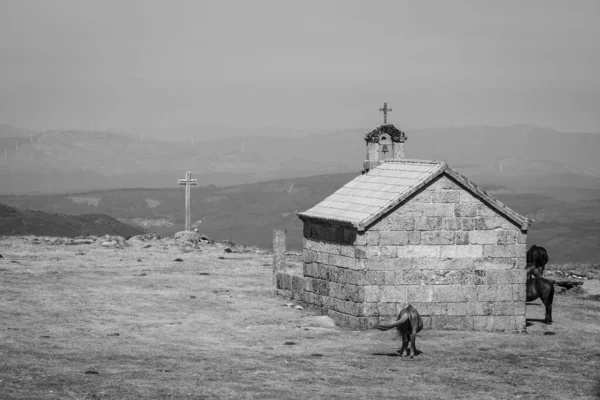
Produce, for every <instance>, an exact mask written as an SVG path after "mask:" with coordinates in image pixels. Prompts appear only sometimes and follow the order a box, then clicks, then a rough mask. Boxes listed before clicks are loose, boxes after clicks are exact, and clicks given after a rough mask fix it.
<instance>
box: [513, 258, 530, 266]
mask: <svg viewBox="0 0 600 400" xmlns="http://www.w3.org/2000/svg"><path fill="white" fill-rule="evenodd" d="M513 261H514V263H515V268H516V269H524V268H525V266H526V265H527V259H526V255H523V256H520V257H515V258H514V260H513Z"/></svg>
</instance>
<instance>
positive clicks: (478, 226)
mask: <svg viewBox="0 0 600 400" xmlns="http://www.w3.org/2000/svg"><path fill="white" fill-rule="evenodd" d="M493 220H494V221H495V220H496V219H495V218H493ZM461 223H462V229H463V231H473V230H479V231H484V230H489V229H493V228H488V226H487V224H486V219H485V218H481V217H476V218H470V217H466V218H461Z"/></svg>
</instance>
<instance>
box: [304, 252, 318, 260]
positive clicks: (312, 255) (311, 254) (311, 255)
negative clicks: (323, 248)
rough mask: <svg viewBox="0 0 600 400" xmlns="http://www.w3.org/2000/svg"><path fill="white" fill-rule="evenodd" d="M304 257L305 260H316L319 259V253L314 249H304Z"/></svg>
mask: <svg viewBox="0 0 600 400" xmlns="http://www.w3.org/2000/svg"><path fill="white" fill-rule="evenodd" d="M302 259H303V260H304V262H307V263H310V262H316V261H317V260H318V253H317V252H316V251H313V250H306V249H305V250H303V251H302Z"/></svg>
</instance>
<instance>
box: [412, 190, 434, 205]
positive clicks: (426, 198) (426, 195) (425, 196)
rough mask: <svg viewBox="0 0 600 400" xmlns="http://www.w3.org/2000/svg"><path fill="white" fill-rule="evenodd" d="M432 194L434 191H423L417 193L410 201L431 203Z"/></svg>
mask: <svg viewBox="0 0 600 400" xmlns="http://www.w3.org/2000/svg"><path fill="white" fill-rule="evenodd" d="M431 194H432V192H428V191H422V192H420V193H418V194H416V195H415V196H414V197H413V198H412V199H410V201H411V202H414V203H431Z"/></svg>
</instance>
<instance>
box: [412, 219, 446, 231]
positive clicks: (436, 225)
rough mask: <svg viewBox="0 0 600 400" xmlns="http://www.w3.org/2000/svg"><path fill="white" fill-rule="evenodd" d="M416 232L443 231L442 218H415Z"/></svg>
mask: <svg viewBox="0 0 600 400" xmlns="http://www.w3.org/2000/svg"><path fill="white" fill-rule="evenodd" d="M414 221H415V230H417V231H434V230H439V229H442V218H440V217H421V218H415V220H414Z"/></svg>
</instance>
